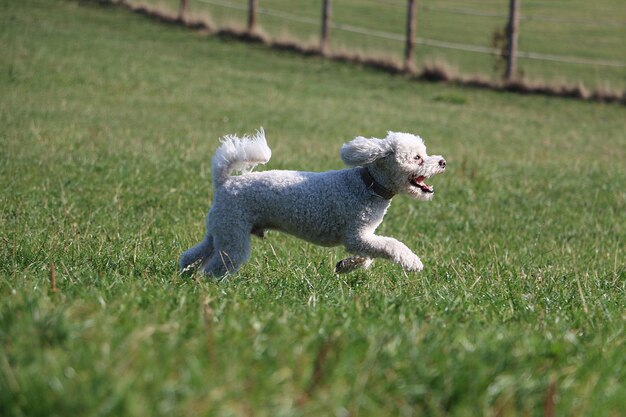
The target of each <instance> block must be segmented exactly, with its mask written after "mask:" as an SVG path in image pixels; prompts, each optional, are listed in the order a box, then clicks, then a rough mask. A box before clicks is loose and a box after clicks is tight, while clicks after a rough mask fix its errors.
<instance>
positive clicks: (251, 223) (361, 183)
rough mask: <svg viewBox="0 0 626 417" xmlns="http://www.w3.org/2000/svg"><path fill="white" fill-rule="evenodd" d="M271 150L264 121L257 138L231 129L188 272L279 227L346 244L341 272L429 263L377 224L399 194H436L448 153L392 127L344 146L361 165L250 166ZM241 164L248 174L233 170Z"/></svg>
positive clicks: (234, 263) (233, 259) (213, 271)
mask: <svg viewBox="0 0 626 417" xmlns="http://www.w3.org/2000/svg"><path fill="white" fill-rule="evenodd" d="M271 154H272V152H271V150H270V148H269V147H268V146H267V143H266V141H265V134H264V132H263V128H261V129H260V130H259V131H258V132H257V133H256V135H255V136H254V137H247V136H245V137H243V138H238V137H236V136H226V137H224V138H223V139H222V145H221V146H220V147H219V149H218V150H217V152H216V153H215V156H214V157H213V171H212V173H213V189H214V192H215V196H214V198H213V206H212V207H211V210H210V211H209V214H208V216H207V220H206V236H205V237H204V240H203V241H202V242H200V243H199V244H197V245H196V246H194V247H192V248H191V249H189V250H187V251H186V252H185V253H183V254H182V256H181V257H180V267H181V269H182V271H184V272H185V271H190V270H192V269H196V268H199V269H200V270H201V271H202V272H203V273H204V274H205V275H212V276H216V277H220V276H223V275H225V274H227V273H233V272H235V271H237V270H238V269H239V267H240V266H241V265H242V264H243V263H244V262H246V261H247V260H248V259H249V258H250V236H251V235H256V236H259V237H261V238H262V237H263V234H264V231H265V230H266V229H272V230H280V231H283V232H287V233H290V234H292V235H294V236H297V237H300V238H302V239H304V240H307V241H309V242H312V243H316V244H318V245H324V246H336V245H344V246H345V248H346V249H347V250H348V251H349V252H351V253H353V254H354V256H351V257H349V258H347V259H344V260H342V261H340V262H339V263H337V266H336V272H339V273H343V272H349V271H352V270H354V269H356V268H359V267H368V266H369V265H370V264H371V262H372V258H386V259H390V260H392V261H394V262H396V263H398V264H400V265H401V266H402V267H403V268H404V269H406V270H408V271H421V270H422V269H423V267H424V266H423V265H422V262H421V261H420V258H419V257H418V256H417V255H415V254H414V253H413V252H412V251H411V250H410V249H409V248H408V247H407V246H406V245H404V244H403V243H402V242H399V241H398V240H396V239H393V238H391V237H384V236H378V235H375V234H374V231H375V230H376V228H377V227H378V225H379V224H380V223H381V222H382V220H383V217H384V215H385V213H386V211H387V208H388V207H389V205H390V203H391V198H392V197H393V196H394V195H396V194H401V193H402V194H408V195H409V196H411V197H413V198H415V199H418V200H430V199H432V198H433V194H434V189H433V187H432V186H430V185H427V184H426V183H425V182H424V180H425V179H426V178H428V177H430V176H432V175H435V174H439V173H441V172H443V171H444V170H445V168H446V161H445V160H444V159H443V157H441V156H439V155H437V156H428V155H427V154H426V147H425V146H424V142H423V141H422V139H421V138H420V137H419V136H415V135H411V134H408V133H398V132H389V133H388V134H387V137H386V138H385V139H375V138H372V139H367V138H364V137H357V138H356V139H354V140H352V141H351V142H349V143H346V144H345V145H343V147H342V148H341V159H343V161H344V162H345V163H346V164H347V165H349V166H352V167H354V168H348V169H343V170H340V171H328V172H319V173H318V172H300V171H264V172H250V171H251V170H252V168H254V166H256V165H257V164H265V163H266V162H268V161H269V159H270V156H271ZM233 171H241V172H242V175H238V176H231V172H233Z"/></svg>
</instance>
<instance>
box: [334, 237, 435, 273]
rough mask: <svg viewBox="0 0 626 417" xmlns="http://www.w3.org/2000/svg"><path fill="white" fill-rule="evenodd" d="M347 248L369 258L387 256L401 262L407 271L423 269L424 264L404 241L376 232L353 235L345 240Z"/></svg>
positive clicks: (386, 257)
mask: <svg viewBox="0 0 626 417" xmlns="http://www.w3.org/2000/svg"><path fill="white" fill-rule="evenodd" d="M345 246H346V249H347V250H348V251H350V252H353V253H356V254H357V255H360V256H363V257H367V258H385V259H390V260H392V261H394V262H395V263H397V264H400V265H401V266H402V268H404V269H406V270H407V271H417V272H419V271H421V270H422V269H424V265H423V264H422V261H420V258H419V257H418V256H417V255H416V254H414V253H413V252H412V251H411V249H409V248H408V247H407V246H406V245H405V244H404V243H402V242H400V241H399V240H397V239H394V238H392V237H386V236H377V235H375V234H367V235H359V236H352V237H349V238H348V239H346V241H345Z"/></svg>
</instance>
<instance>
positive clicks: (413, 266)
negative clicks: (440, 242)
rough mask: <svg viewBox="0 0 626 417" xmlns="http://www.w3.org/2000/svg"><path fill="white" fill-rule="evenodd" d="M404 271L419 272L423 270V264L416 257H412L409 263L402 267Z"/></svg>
mask: <svg viewBox="0 0 626 417" xmlns="http://www.w3.org/2000/svg"><path fill="white" fill-rule="evenodd" d="M403 267H404V269H406V270H407V271H411V272H421V271H422V270H423V269H424V264H423V263H422V261H421V260H420V258H419V257H418V256H417V255H413V256H412V257H411V259H410V260H409V262H407V263H406V264H404V265H403Z"/></svg>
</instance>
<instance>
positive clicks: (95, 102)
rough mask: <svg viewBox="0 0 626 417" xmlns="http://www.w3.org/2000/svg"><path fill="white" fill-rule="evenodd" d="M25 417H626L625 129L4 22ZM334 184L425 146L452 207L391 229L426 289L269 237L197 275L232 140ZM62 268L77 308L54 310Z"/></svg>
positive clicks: (4, 106)
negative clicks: (222, 159)
mask: <svg viewBox="0 0 626 417" xmlns="http://www.w3.org/2000/svg"><path fill="white" fill-rule="evenodd" d="M0 49H1V50H2V54H0V145H1V146H0V207H1V208H2V210H1V211H0V415H2V416H68V415H81V416H159V415H164V416H200V415H203V416H240V415H250V416H319V415H337V416H348V415H349V416H385V415H390V416H395V415H402V416H410V415H425V416H477V415H483V416H542V415H543V416H619V415H622V414H623V411H624V409H626V387H625V385H624V381H626V365H625V362H624V357H625V356H626V345H625V342H626V332H625V326H624V324H625V320H626V313H625V304H626V263H625V261H624V259H625V255H626V254H625V250H624V247H625V237H626V223H625V221H624V213H625V210H626V191H625V190H626V137H625V136H624V120H626V109H625V108H624V107H623V106H618V105H603V104H593V103H585V102H580V101H575V100H561V99H548V98H544V97H529V96H519V95H515V94H507V93H495V92H488V91H481V90H475V89H470V88H459V87H453V86H446V85H438V84H428V83H417V82H409V81H407V80H405V79H404V78H402V77H393V76H389V75H386V74H381V73H379V72H377V71H373V70H368V69H362V68H359V67H357V66H352V65H347V64H338V63H332V62H328V61H324V60H322V59H319V58H305V57H301V56H297V55H293V54H289V53H283V52H278V51H274V50H270V49H267V48H265V47H263V46H260V45H247V44H242V43H239V42H234V41H228V40H222V39H218V38H211V37H208V38H207V37H202V36H199V35H198V34H195V33H192V32H189V31H186V30H183V29H180V28H175V27H172V26H167V25H159V24H156V23H154V22H152V21H149V20H147V19H144V18H142V17H139V16H137V15H133V14H131V13H128V12H127V11H124V10H122V9H119V8H113V7H101V6H94V5H90V3H78V2H71V1H61V0H26V1H21V2H18V1H11V0H1V1H0ZM259 126H264V127H265V129H266V132H267V137H268V141H269V144H270V146H271V147H272V149H273V159H272V160H271V161H270V162H269V164H268V166H267V168H266V169H283V168H284V169H301V170H327V169H339V168H341V167H342V164H341V162H340V159H339V155H338V150H339V148H340V146H341V144H342V143H344V142H345V141H347V140H350V139H352V138H353V137H354V136H356V135H365V136H378V137H380V136H381V135H384V134H385V132H386V130H399V131H411V132H417V133H420V134H421V135H422V136H423V137H424V138H426V140H427V144H428V145H429V150H430V151H431V152H432V153H440V154H442V155H444V156H445V157H446V160H447V161H448V172H447V173H446V174H444V175H442V176H439V177H437V178H436V179H433V183H434V184H435V186H436V187H437V196H436V197H435V199H434V200H433V201H432V202H429V203H419V202H415V201H412V200H409V199H408V198H403V197H399V198H396V199H394V202H393V204H392V207H391V209H390V210H389V212H388V214H387V217H386V219H385V221H384V222H383V224H382V226H381V227H380V230H379V231H380V233H382V234H386V235H391V236H394V237H397V238H399V239H400V240H402V241H404V242H405V243H406V244H407V245H408V246H409V247H411V248H414V249H415V251H416V252H417V253H418V254H419V255H420V256H421V258H422V260H423V262H424V264H425V267H426V268H425V270H424V272H423V273H420V274H405V273H403V272H402V270H401V269H400V268H399V267H397V266H396V265H393V264H390V263H388V262H384V261H377V262H375V265H374V266H373V268H372V269H371V270H369V271H362V272H356V273H354V274H351V275H346V276H336V275H334V274H333V272H332V271H333V266H334V263H335V262H336V261H337V260H339V259H341V257H342V256H344V252H343V251H342V250H341V249H328V248H320V247H316V246H312V245H309V244H307V243H305V242H302V241H299V240H296V239H294V238H291V237H289V236H286V235H283V234H279V233H270V234H269V235H268V236H267V238H266V239H265V240H263V241H261V240H258V239H257V240H255V241H254V242H253V256H252V259H251V260H250V262H249V263H248V264H246V266H245V267H244V268H243V269H242V270H241V272H240V273H239V274H238V275H236V276H234V277H232V278H231V279H230V280H229V282H226V283H219V284H218V283H215V282H211V281H207V280H202V279H196V280H192V279H183V278H181V277H180V276H179V275H178V273H177V265H176V262H177V258H178V256H179V254H180V253H181V252H182V251H183V250H185V249H186V248H188V247H189V246H190V245H192V244H194V243H196V242H197V241H198V240H199V239H200V238H201V236H202V232H203V230H202V228H203V223H204V216H205V213H206V210H207V208H208V206H209V204H210V197H211V193H212V190H211V188H210V158H211V155H212V153H213V151H214V150H215V148H216V146H217V144H218V137H219V136H221V135H223V134H226V133H245V132H252V131H253V130H254V129H256V128H258V127H259ZM51 263H53V264H54V267H55V276H56V282H57V284H56V285H57V287H58V289H59V290H58V291H51V290H50V289H49V288H50V284H49V275H50V265H51Z"/></svg>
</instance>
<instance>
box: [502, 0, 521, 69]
mask: <svg viewBox="0 0 626 417" xmlns="http://www.w3.org/2000/svg"><path fill="white" fill-rule="evenodd" d="M519 3H520V2H519V0H509V22H508V23H507V25H506V36H507V45H506V70H505V72H504V79H505V80H506V81H511V80H513V79H514V78H515V73H516V68H515V66H516V62H515V61H516V59H517V34H518V28H519Z"/></svg>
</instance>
